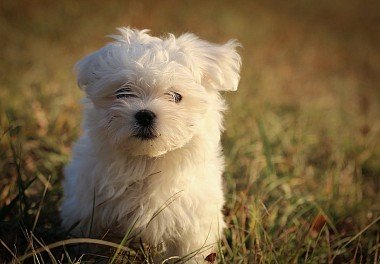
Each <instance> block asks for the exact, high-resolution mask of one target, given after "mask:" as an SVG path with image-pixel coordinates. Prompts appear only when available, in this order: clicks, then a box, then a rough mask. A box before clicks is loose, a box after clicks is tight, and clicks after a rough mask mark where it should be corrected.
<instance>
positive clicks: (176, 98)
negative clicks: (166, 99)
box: [166, 92, 182, 103]
mask: <svg viewBox="0 0 380 264" xmlns="http://www.w3.org/2000/svg"><path fill="white" fill-rule="evenodd" d="M166 94H167V95H170V97H171V98H170V101H173V102H175V103H179V102H181V100H182V95H180V94H179V93H177V92H169V93H166Z"/></svg>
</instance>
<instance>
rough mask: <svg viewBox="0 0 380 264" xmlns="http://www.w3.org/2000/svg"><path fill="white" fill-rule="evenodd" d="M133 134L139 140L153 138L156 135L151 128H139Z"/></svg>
mask: <svg viewBox="0 0 380 264" xmlns="http://www.w3.org/2000/svg"><path fill="white" fill-rule="evenodd" d="M133 136H134V137H135V138H138V139H140V140H153V139H155V138H157V137H158V135H157V133H156V132H155V131H154V129H153V128H143V129H139V131H137V133H135V134H134V135H133Z"/></svg>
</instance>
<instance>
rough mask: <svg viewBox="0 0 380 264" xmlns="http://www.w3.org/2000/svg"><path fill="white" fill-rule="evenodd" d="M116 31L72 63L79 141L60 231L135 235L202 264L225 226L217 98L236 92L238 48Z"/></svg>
mask: <svg viewBox="0 0 380 264" xmlns="http://www.w3.org/2000/svg"><path fill="white" fill-rule="evenodd" d="M119 31H120V34H121V35H117V36H111V37H112V38H113V39H114V42H112V43H109V44H107V45H106V46H105V47H103V48H101V49H100V50H98V51H96V52H94V53H92V54H90V55H89V56H87V57H85V58H84V59H83V60H81V61H80V62H79V63H78V64H77V73H78V84H79V86H80V87H81V88H82V89H83V90H84V91H85V92H86V99H85V100H84V106H85V109H84V116H85V117H84V134H83V135H82V137H81V138H80V139H79V140H78V142H76V144H75V145H74V150H73V157H72V161H71V163H70V164H69V165H68V166H67V167H66V168H65V180H64V201H63V205H62V212H61V216H62V220H63V226H64V227H66V228H70V227H71V226H73V225H75V223H77V225H76V228H75V231H76V232H77V234H80V235H89V232H90V230H91V233H92V235H95V234H96V235H101V234H102V233H103V232H105V231H106V230H108V229H111V230H112V232H113V233H114V234H118V235H120V236H121V237H122V236H123V235H124V234H125V233H126V232H127V230H129V229H130V228H131V227H133V233H132V235H135V236H136V237H138V238H139V239H141V240H142V241H143V242H145V243H147V244H150V245H153V246H155V245H159V244H162V245H164V247H163V248H164V249H165V251H166V255H167V256H173V255H176V256H185V255H187V254H189V253H192V252H194V254H193V255H196V254H197V255H198V257H196V258H197V259H198V260H199V259H202V258H203V257H205V256H207V254H209V253H210V252H215V251H213V250H215V246H217V242H218V239H219V238H220V236H221V235H222V230H223V228H224V227H225V223H224V221H223V215H222V213H221V209H222V207H223V203H224V197H223V187H222V178H221V175H222V172H223V168H224V161H223V157H222V148H221V144H220V136H221V131H223V124H222V119H223V118H222V114H223V110H224V109H225V103H224V100H223V99H222V98H221V96H220V94H219V92H220V91H235V90H236V89H237V86H238V82H239V78H240V76H239V71H240V65H241V59H240V56H239V54H238V53H237V52H236V47H237V46H239V44H238V43H237V42H236V41H234V40H231V41H229V42H227V43H226V44H224V45H217V44H212V43H210V42H207V41H204V40H201V39H199V38H198V37H197V36H195V35H193V34H188V33H187V34H184V35H181V36H180V37H178V38H176V37H174V36H173V35H171V34H169V35H168V36H167V37H165V38H157V37H152V36H150V35H149V34H148V31H147V30H141V31H139V30H135V29H129V28H120V29H119ZM209 245H212V246H209ZM207 246H208V247H207Z"/></svg>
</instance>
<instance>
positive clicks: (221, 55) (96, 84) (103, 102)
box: [77, 28, 240, 156]
mask: <svg viewBox="0 0 380 264" xmlns="http://www.w3.org/2000/svg"><path fill="white" fill-rule="evenodd" d="M120 32H121V35H120V36H113V38H114V39H115V42H113V43H110V44H108V45H106V46H105V47H103V48H102V49H100V50H99V51H97V52H95V53H93V54H91V55H89V56H87V57H86V58H84V59H83V60H82V61H80V62H79V63H78V65H77V70H78V84H79V86H80V87H81V88H83V89H84V90H85V91H86V94H87V98H88V99H89V100H88V103H89V106H88V107H86V121H85V129H86V130H88V133H91V134H92V135H93V136H95V137H97V138H98V139H99V140H102V141H106V142H107V144H111V145H112V147H113V148H117V149H118V150H122V151H126V152H127V153H128V154H130V155H134V156H137V155H147V156H159V155H162V154H164V153H166V152H168V151H170V150H173V149H176V148H180V147H182V146H184V145H185V144H186V143H187V142H189V141H190V140H191V139H192V138H193V137H194V135H196V134H197V133H207V131H204V128H203V127H204V124H205V122H207V118H210V116H209V115H208V114H207V113H208V112H209V109H210V108H212V107H217V106H218V104H220V97H219V95H218V93H219V91H220V90H236V88H237V84H238V81H239V70H240V57H239V55H238V54H237V53H236V50H235V48H236V46H237V45H238V44H237V43H236V42H234V41H230V42H228V43H227V44H225V45H216V44H211V43H208V42H206V41H203V40H200V39H198V38H197V37H196V36H194V35H192V34H185V35H182V36H180V37H179V38H177V39H176V38H175V37H174V36H172V35H170V36H169V37H168V38H165V39H160V38H156V37H151V36H149V35H148V34H147V31H144V30H143V31H138V30H131V29H128V28H123V29H120Z"/></svg>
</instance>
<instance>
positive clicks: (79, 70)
mask: <svg viewBox="0 0 380 264" xmlns="http://www.w3.org/2000/svg"><path fill="white" fill-rule="evenodd" d="M98 58H99V51H96V52H94V53H92V54H90V55H88V56H86V57H84V58H83V59H82V60H80V61H79V62H77V64H76V65H75V68H74V69H75V72H76V74H77V83H78V86H79V88H81V89H82V90H87V89H86V88H87V87H89V86H91V84H92V83H94V82H95V81H96V80H97V79H99V78H100V77H98V76H97V75H98V74H99V63H97V62H96V61H97V60H98Z"/></svg>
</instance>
